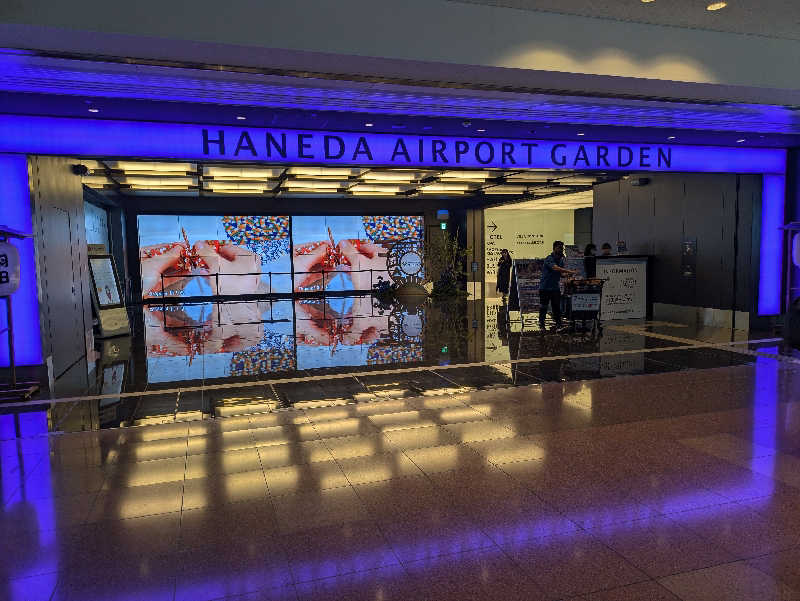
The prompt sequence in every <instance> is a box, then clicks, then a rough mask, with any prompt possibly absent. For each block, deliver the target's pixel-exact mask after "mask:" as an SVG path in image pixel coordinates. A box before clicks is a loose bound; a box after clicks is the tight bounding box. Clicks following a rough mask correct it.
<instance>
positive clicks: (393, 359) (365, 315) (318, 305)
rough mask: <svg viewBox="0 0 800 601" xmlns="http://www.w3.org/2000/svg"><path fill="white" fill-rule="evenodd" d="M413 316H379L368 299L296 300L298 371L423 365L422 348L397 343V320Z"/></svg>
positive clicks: (403, 341)
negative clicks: (395, 326) (417, 363)
mask: <svg viewBox="0 0 800 601" xmlns="http://www.w3.org/2000/svg"><path fill="white" fill-rule="evenodd" d="M408 317H409V316H407V315H404V316H397V315H394V316H392V315H389V314H383V315H381V314H379V313H376V312H375V311H374V309H373V307H372V298H371V297H369V296H346V297H329V298H325V299H300V300H296V301H295V318H296V325H295V332H296V342H297V368H298V369H317V368H323V367H342V366H353V365H385V364H392V363H408V362H414V361H422V359H423V349H422V346H421V345H420V344H415V343H410V342H409V341H408V340H393V339H392V320H393V319H394V320H395V322H397V320H398V319H403V318H408ZM414 319H416V320H419V317H417V316H414V317H413V318H412V319H411V321H413V320H414Z"/></svg>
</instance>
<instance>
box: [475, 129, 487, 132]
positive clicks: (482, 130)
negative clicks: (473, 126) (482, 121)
mask: <svg viewBox="0 0 800 601" xmlns="http://www.w3.org/2000/svg"><path fill="white" fill-rule="evenodd" d="M475 131H479V132H484V131H486V130H485V129H477V130H475Z"/></svg>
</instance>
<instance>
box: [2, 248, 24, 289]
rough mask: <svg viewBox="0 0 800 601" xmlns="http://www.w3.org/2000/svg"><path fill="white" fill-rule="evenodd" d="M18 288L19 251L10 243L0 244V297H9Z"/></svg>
mask: <svg viewBox="0 0 800 601" xmlns="http://www.w3.org/2000/svg"><path fill="white" fill-rule="evenodd" d="M17 288H19V251H18V250H17V247H16V246H14V245H13V244H11V243H10V242H0V296H11V295H12V294H14V293H15V292H16V291H17Z"/></svg>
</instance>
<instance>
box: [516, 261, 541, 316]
mask: <svg viewBox="0 0 800 601" xmlns="http://www.w3.org/2000/svg"><path fill="white" fill-rule="evenodd" d="M543 265H544V259H514V262H513V264H512V267H511V298H510V300H509V305H508V307H509V310H511V311H519V312H520V313H535V312H537V311H538V310H539V305H540V303H539V282H540V281H541V279H542V266H543Z"/></svg>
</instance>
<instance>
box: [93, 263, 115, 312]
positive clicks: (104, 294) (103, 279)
mask: <svg viewBox="0 0 800 601" xmlns="http://www.w3.org/2000/svg"><path fill="white" fill-rule="evenodd" d="M89 265H90V266H91V268H92V280H93V281H94V287H95V292H97V300H98V302H99V303H100V308H101V309H104V308H106V307H114V306H116V305H119V304H120V303H121V302H122V301H121V300H120V298H119V288H118V287H117V278H116V277H114V266H113V265H112V264H111V258H110V257H96V258H93V259H89Z"/></svg>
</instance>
